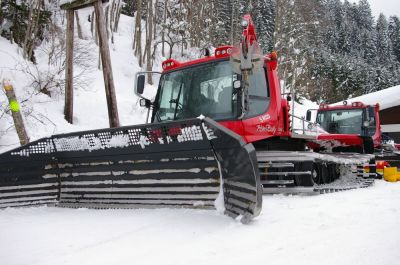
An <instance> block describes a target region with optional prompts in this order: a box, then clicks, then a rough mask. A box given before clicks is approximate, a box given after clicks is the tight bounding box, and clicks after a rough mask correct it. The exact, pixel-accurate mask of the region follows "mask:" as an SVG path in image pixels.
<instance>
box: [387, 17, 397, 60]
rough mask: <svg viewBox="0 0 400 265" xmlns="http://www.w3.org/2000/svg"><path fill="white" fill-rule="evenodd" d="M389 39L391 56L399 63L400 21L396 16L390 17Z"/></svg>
mask: <svg viewBox="0 0 400 265" xmlns="http://www.w3.org/2000/svg"><path fill="white" fill-rule="evenodd" d="M388 30H389V38H390V40H391V43H392V47H393V54H394V56H395V58H396V60H397V62H400V19H399V17H397V16H393V17H390V19H389V28H388Z"/></svg>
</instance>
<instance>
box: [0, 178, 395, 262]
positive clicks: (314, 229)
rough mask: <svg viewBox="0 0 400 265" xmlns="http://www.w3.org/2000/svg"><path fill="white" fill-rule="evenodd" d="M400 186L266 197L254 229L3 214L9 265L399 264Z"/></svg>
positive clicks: (103, 213)
mask: <svg viewBox="0 0 400 265" xmlns="http://www.w3.org/2000/svg"><path fill="white" fill-rule="evenodd" d="M399 201H400V183H386V182H383V181H378V182H377V183H376V185H375V186H374V187H372V188H368V189H362V190H354V191H348V192H341V193H336V194H324V195H320V196H311V197H308V196H306V197H302V196H264V205H263V206H264V207H263V211H262V213H261V215H260V216H259V217H258V218H257V219H256V220H255V221H254V222H253V223H251V224H249V225H242V224H241V223H240V222H238V221H235V220H232V219H230V218H229V217H226V216H223V215H222V214H219V213H217V212H216V211H207V210H188V209H154V210H88V209H62V208H47V207H41V208H24V209H7V210H1V211H0V235H1V236H0V260H1V263H2V264H5V265H19V264H31V265H36V264H37V265H47V264H49V265H58V264H63V265H76V264H80V265H89V264H93V265H102V264H107V265H108V264H127V265H128V264H155V265H160V264H163V265H178V264H182V265H185V264H191V265H200V264H201V265H206V264H207V265H208V264H219V265H224V264H227V265H228V264H229V265H231V264H247V265H252V264H254V265H259V264H274V265H279V264H282V265H287V264H297V265H302V264H304V265H313V264H318V265H320V264H324V265H330V264H332V265H337V264H341V265H354V264H363V265H379V264H382V265H383V264H398V263H399V260H400V252H399V251H398V249H399V245H400V229H399V220H400V211H399V207H398V202H399Z"/></svg>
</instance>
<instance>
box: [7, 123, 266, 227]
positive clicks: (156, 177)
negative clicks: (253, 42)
mask: <svg viewBox="0 0 400 265" xmlns="http://www.w3.org/2000/svg"><path fill="white" fill-rule="evenodd" d="M39 204H53V205H57V206H63V207H95V208H135V207H162V206H166V207H196V208H212V207H216V208H217V209H218V210H224V211H225V214H227V215H229V216H232V217H234V218H236V217H238V216H241V217H242V221H244V222H246V221H249V220H251V219H252V218H253V217H255V216H257V215H258V214H259V213H260V211H261V204H262V188H261V184H260V179H259V173H258V168H257V158H256V154H255V150H254V147H253V146H252V145H251V144H250V145H246V144H245V143H244V142H243V141H242V140H241V138H240V137H239V136H238V135H236V134H234V133H232V132H230V131H229V130H227V129H225V128H224V127H222V126H220V125H218V124H217V123H216V122H214V121H213V120H210V119H208V118H205V119H203V120H200V119H192V120H185V121H179V122H170V123H160V124H150V125H139V126H129V127H120V128H114V129H103V130H95V131H86V132H77V133H71V134H63V135H55V136H52V137H50V138H44V139H41V140H38V141H35V142H32V143H30V144H28V145H26V146H22V147H20V148H17V149H15V150H12V151H9V152H7V153H4V154H2V155H0V208H5V207H13V206H30V205H39Z"/></svg>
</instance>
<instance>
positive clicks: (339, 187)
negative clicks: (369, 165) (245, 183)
mask: <svg viewBox="0 0 400 265" xmlns="http://www.w3.org/2000/svg"><path fill="white" fill-rule="evenodd" d="M257 157H258V158H259V162H258V163H259V169H260V172H262V171H263V168H265V167H266V164H269V167H270V168H286V167H285V166H284V167H281V166H279V165H280V164H290V163H293V168H294V164H296V163H302V162H310V161H314V162H315V163H317V162H320V163H321V162H322V163H323V162H324V158H325V159H327V160H328V161H327V162H329V163H337V162H338V161H345V162H346V166H347V167H350V166H352V165H354V166H357V165H360V164H362V163H365V162H366V161H367V160H368V158H370V157H371V158H372V156H370V155H360V154H343V153H338V154H332V153H330V154H319V153H311V152H290V151H289V152H284V151H258V152H257ZM356 162H358V163H356ZM342 165H343V164H342ZM289 167H290V166H288V168H289ZM285 173H288V174H287V175H286V174H285ZM294 173H298V175H306V174H304V173H305V172H303V171H298V172H293V170H290V171H280V174H281V175H286V176H285V177H287V176H288V175H295V174H294ZM266 175H267V176H268V173H266ZM374 180H375V179H374V178H372V177H370V178H365V177H360V176H358V175H357V173H356V172H354V173H351V174H350V175H346V176H340V177H339V179H336V180H335V181H333V182H331V183H329V184H321V185H315V184H314V186H297V185H291V186H288V187H280V186H276V187H274V188H270V187H264V193H272V194H274V193H284V194H288V195H290V194H293V195H298V194H306V195H318V194H325V193H334V192H340V191H348V190H354V189H360V188H368V187H370V186H372V185H373V184H374ZM269 189H270V190H272V191H277V192H269V191H268V190H269Z"/></svg>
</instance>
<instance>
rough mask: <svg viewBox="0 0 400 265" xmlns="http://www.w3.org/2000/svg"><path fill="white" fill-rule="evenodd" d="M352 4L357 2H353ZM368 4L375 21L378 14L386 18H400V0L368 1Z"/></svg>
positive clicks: (354, 0) (355, 0)
mask: <svg viewBox="0 0 400 265" xmlns="http://www.w3.org/2000/svg"><path fill="white" fill-rule="evenodd" d="M353 2H358V1H357V0H353ZM368 2H369V3H370V5H371V9H372V14H373V15H374V17H375V19H377V18H378V16H379V14H380V13H383V14H384V15H385V16H386V17H389V16H393V15H396V16H398V17H400V0H368Z"/></svg>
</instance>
